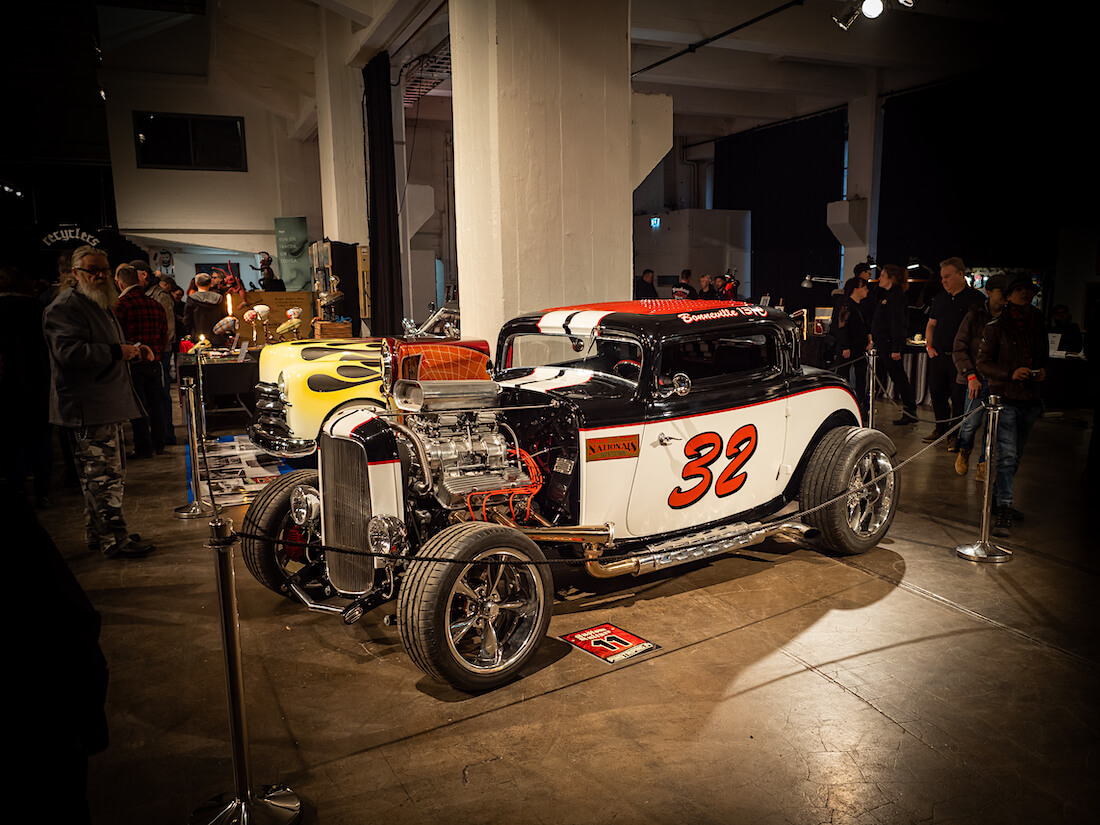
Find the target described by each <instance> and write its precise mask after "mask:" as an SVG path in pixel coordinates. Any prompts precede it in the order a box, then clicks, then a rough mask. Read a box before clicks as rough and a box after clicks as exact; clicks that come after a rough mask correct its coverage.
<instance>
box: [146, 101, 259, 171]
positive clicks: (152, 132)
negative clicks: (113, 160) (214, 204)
mask: <svg viewBox="0 0 1100 825" xmlns="http://www.w3.org/2000/svg"><path fill="white" fill-rule="evenodd" d="M134 145H135V146H136V147H137V165H138V167H139V168H144V169H204V170H211V171H219V172H247V171H248V157H247V155H246V154H245V144H244V118H243V117H224V116H218V115H179V114H170V113H167V112H134Z"/></svg>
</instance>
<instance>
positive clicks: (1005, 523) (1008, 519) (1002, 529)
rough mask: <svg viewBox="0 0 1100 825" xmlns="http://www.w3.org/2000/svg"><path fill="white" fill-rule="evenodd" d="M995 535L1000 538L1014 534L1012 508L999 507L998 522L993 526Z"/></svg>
mask: <svg viewBox="0 0 1100 825" xmlns="http://www.w3.org/2000/svg"><path fill="white" fill-rule="evenodd" d="M993 535H995V536H997V537H998V538H1002V539H1004V538H1008V537H1009V536H1011V535H1012V508H1011V507H998V508H997V523H996V524H995V525H994V526H993Z"/></svg>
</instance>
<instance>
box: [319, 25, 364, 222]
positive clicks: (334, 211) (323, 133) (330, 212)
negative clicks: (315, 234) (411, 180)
mask: <svg viewBox="0 0 1100 825" xmlns="http://www.w3.org/2000/svg"><path fill="white" fill-rule="evenodd" d="M318 13H319V14H320V16H321V27H320V28H321V46H320V52H319V54H318V55H317V60H316V61H315V77H316V84H317V142H318V149H319V156H320V163H321V217H322V221H323V224H324V228H323V234H324V235H325V236H326V237H327V238H328V239H329V240H332V241H343V242H344V243H367V240H368V238H369V232H368V229H367V177H366V175H367V171H366V162H365V160H364V145H363V76H362V74H361V72H360V71H359V69H356V68H354V67H350V66H348V65H347V64H346V63H345V61H344V55H345V54H346V52H347V51H348V44H349V43H350V42H351V24H350V22H349V21H348V20H347V19H346V18H342V17H340V16H338V15H335V14H333V13H332V12H330V11H326V10H324V9H320V10H319V12H318Z"/></svg>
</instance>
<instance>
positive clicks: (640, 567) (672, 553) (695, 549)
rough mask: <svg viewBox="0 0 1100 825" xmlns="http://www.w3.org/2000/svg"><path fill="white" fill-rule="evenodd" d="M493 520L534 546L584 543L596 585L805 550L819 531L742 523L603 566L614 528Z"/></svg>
mask: <svg viewBox="0 0 1100 825" xmlns="http://www.w3.org/2000/svg"><path fill="white" fill-rule="evenodd" d="M489 518H490V519H491V520H492V521H494V522H496V523H497V524H502V525H504V526H505V527H511V528H513V529H515V530H518V531H520V532H521V533H523V534H524V535H526V536H528V537H530V538H531V539H533V540H534V541H555V542H556V541H560V542H576V543H583V544H584V555H585V557H586V558H587V559H588V561H587V562H585V564H584V569H585V570H587V571H588V574H589V575H590V576H593V577H594V578H597V579H613V578H615V577H616V576H625V575H627V574H630V575H633V576H641V575H643V574H645V573H652V572H653V571H654V570H659V569H661V568H664V567H675V566H676V565H680V564H687V563H688V562H693V561H698V560H699V559H705V558H708V557H710V556H720V555H722V554H723V553H731V552H733V551H734V550H740V549H741V548H743V547H751V546H752V545H754V544H760V543H761V542H763V541H765V540H766V539H770V538H774V539H777V540H779V541H785V542H790V543H792V544H801V543H802V542H804V541H807V540H810V539H813V538H816V537H817V535H818V533H819V532H820V531H819V530H817V528H815V527H810V526H809V525H806V524H803V523H802V522H800V521H787V522H778V523H774V524H763V523H761V522H759V521H754V522H751V523H748V522H738V523H737V524H731V525H727V526H723V527H714V528H711V529H709V530H700V531H698V532H695V533H690V534H688V535H686V536H677V537H676V538H672V539H666V540H665V541H662V542H655V543H653V544H650V545H649V549H648V552H645V553H639V554H638V555H636V556H631V557H630V558H626V559H616V560H614V561H600V556H601V555H603V549H604V547H613V546H614V544H615V527H614V525H613V524H611V523H607V524H596V525H578V526H575V527H553V526H550V525H549V524H548V523H546V524H544V525H541V526H536V527H525V526H522V525H520V524H517V523H516V521H515V520H514V519H513V518H511V517H510V515H509V514H508V512H507V511H506V510H504V509H502V508H500V507H492V508H490V509H489Z"/></svg>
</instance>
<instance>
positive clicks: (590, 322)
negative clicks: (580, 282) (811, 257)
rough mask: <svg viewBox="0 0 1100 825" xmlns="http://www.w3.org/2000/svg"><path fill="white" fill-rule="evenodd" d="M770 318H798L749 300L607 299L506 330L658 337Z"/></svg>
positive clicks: (547, 312)
mask: <svg viewBox="0 0 1100 825" xmlns="http://www.w3.org/2000/svg"><path fill="white" fill-rule="evenodd" d="M762 321H770V322H772V323H774V324H777V325H779V326H780V327H783V328H785V329H786V328H793V326H794V322H793V321H791V320H790V318H789V317H788V316H787V313H786V312H784V311H783V310H782V309H777V308H774V307H761V306H757V305H756V304H750V303H748V302H747V301H700V300H676V299H671V298H669V299H666V298H653V299H644V300H641V301H605V302H601V303H593V304H576V305H574V306H566V307H556V308H553V309H544V310H541V311H539V312H533V313H529V314H526V315H522V316H520V317H518V318H514V319H512V320H511V321H509V322H508V323H507V324H505V325H504V328H503V329H502V330H501V341H502V342H503V339H504V336H506V335H514V334H517V333H523V332H542V333H544V334H550V335H553V334H558V335H579V336H586V335H589V334H591V332H592V330H593V329H595V328H597V327H599V328H600V329H602V330H608V331H611V330H621V331H629V332H633V333H636V334H640V335H643V336H653V337H655V338H666V337H679V336H681V335H685V334H705V333H707V332H717V331H721V330H733V329H744V328H745V327H751V326H756V325H759V324H760V323H761V322H762Z"/></svg>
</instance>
